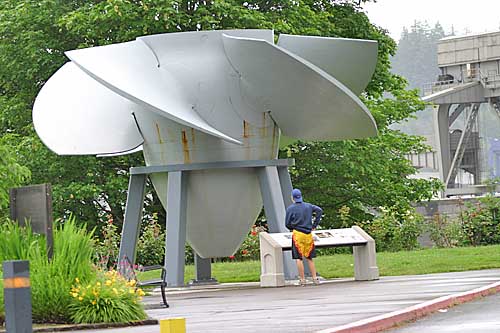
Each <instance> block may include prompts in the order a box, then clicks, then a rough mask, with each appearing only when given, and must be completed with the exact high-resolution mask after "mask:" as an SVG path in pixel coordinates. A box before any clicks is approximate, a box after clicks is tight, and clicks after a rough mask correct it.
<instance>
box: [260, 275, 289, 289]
mask: <svg viewBox="0 0 500 333" xmlns="http://www.w3.org/2000/svg"><path fill="white" fill-rule="evenodd" d="M260 286H261V287H284V286H285V275H284V274H282V273H281V274H279V273H278V274H262V275H261V276H260Z"/></svg>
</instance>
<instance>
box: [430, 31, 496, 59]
mask: <svg viewBox="0 0 500 333" xmlns="http://www.w3.org/2000/svg"><path fill="white" fill-rule="evenodd" d="M497 59H500V31H498V32H491V33H485V34H477V35H469V36H463V37H447V38H443V39H441V40H440V41H439V44H438V66H439V67H443V66H449V65H452V64H467V63H475V62H485V61H492V60H497Z"/></svg>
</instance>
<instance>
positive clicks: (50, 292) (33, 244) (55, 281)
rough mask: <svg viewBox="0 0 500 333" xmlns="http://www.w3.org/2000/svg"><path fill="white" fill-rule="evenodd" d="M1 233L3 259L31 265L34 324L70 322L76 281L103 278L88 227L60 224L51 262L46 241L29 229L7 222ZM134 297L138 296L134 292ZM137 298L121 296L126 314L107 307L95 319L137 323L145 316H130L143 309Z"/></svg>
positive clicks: (95, 315) (0, 245)
mask: <svg viewBox="0 0 500 333" xmlns="http://www.w3.org/2000/svg"><path fill="white" fill-rule="evenodd" d="M0 231H1V232H0V257H1V259H2V260H16V259H24V260H29V261H30V278H31V294H32V314H33V321H34V322H45V323H46V322H52V323H55V322H71V321H72V320H73V317H72V315H73V314H74V313H73V312H71V308H72V305H73V303H74V297H72V296H73V295H71V294H70V290H71V288H72V286H73V281H75V278H78V279H80V280H81V281H91V282H90V283H92V282H93V281H97V279H102V278H103V277H102V276H101V275H102V274H101V275H98V276H97V277H96V273H95V270H94V269H93V265H92V255H93V252H94V248H93V234H92V233H87V232H86V228H85V227H83V228H79V227H77V226H76V223H75V220H74V219H73V218H70V219H69V220H67V221H65V222H62V223H59V224H57V225H56V226H55V229H54V251H53V257H52V259H51V260H50V261H49V260H48V259H47V254H46V248H45V239H44V238H43V237H41V236H37V235H33V234H32V233H31V228H30V227H29V226H28V227H26V228H22V227H19V226H18V225H17V224H16V223H12V222H7V223H5V224H2V225H0ZM120 283H121V284H123V283H122V282H120ZM129 289H130V288H129ZM129 289H127V291H128V292H130V291H129ZM134 293H137V292H135V290H134ZM134 295H136V296H134ZM134 295H121V297H120V303H119V305H120V307H121V308H124V309H125V310H120V311H118V310H116V311H111V312H110V311H109V309H108V308H106V307H99V308H98V310H97V311H95V310H94V313H96V314H94V317H95V318H105V320H106V322H127V321H130V320H136V319H137V318H138V317H140V316H142V315H143V310H137V311H135V312H134V313H132V314H131V313H130V309H134V308H137V307H139V308H140V304H139V305H138V304H137V299H138V298H137V297H138V296H139V295H137V294H134ZM127 302H129V303H130V304H126V303H127ZM134 302H135V303H134ZM2 304H3V303H2ZM127 309H128V310H127ZM141 311H142V312H141ZM99 312H102V313H99ZM137 313H139V315H138V314H137ZM126 316H129V317H126ZM0 318H1V317H0Z"/></svg>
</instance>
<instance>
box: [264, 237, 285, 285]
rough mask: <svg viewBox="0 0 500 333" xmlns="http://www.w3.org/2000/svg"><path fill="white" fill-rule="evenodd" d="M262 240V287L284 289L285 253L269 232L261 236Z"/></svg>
mask: <svg viewBox="0 0 500 333" xmlns="http://www.w3.org/2000/svg"><path fill="white" fill-rule="evenodd" d="M259 240H260V267H261V270H260V271H261V275H260V286H261V287H283V286H285V274H284V272H283V251H282V250H281V246H280V245H279V244H278V243H277V242H276V241H275V240H274V239H273V238H272V237H271V236H269V234H268V233H267V232H261V233H260V234H259Z"/></svg>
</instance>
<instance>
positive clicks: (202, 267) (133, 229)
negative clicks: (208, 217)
mask: <svg viewBox="0 0 500 333" xmlns="http://www.w3.org/2000/svg"><path fill="white" fill-rule="evenodd" d="M294 163H295V161H294V160H293V159H277V160H256V161H232V162H215V163H212V162H211V163H196V164H176V165H165V166H151V167H137V168H131V169H130V182H129V191H128V195H127V204H126V207H125V218H124V222H123V232H122V238H121V243H120V252H119V261H120V262H123V261H124V260H126V261H127V262H128V263H130V264H132V265H133V264H134V263H135V258H136V245H137V238H138V237H139V228H140V222H141V218H142V208H143V204H144V193H145V192H144V189H145V184H146V177H147V175H148V174H151V173H164V172H167V173H168V184H167V197H168V201H167V221H166V229H167V235H166V256H165V269H166V271H167V284H168V286H171V287H177V286H183V285H184V265H185V261H184V260H185V256H184V249H185V243H186V207H187V188H186V184H187V178H188V177H189V171H192V170H206V169H219V168H222V169H224V168H249V167H250V168H254V170H256V172H257V175H258V178H259V184H260V189H261V193H262V198H263V202H264V210H265V212H266V217H267V219H268V223H269V228H270V232H287V230H286V228H285V221H284V218H285V208H286V207H287V206H288V205H289V204H291V202H292V201H291V198H290V194H291V191H292V183H291V180H290V174H289V173H288V166H291V165H294ZM196 257H197V255H196V254H195V266H196V267H195V270H196V279H197V280H198V279H199V278H201V280H210V279H211V277H210V275H211V267H210V264H211V262H210V259H209V258H207V259H205V258H201V257H198V258H196ZM196 259H198V260H196ZM283 259H284V265H285V277H286V278H287V279H295V278H296V276H297V268H296V266H295V265H294V263H293V260H292V258H291V253H290V252H289V251H287V252H286V253H284V258H283ZM215 282H216V281H215Z"/></svg>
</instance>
